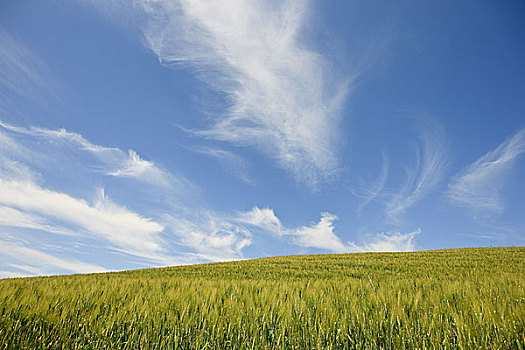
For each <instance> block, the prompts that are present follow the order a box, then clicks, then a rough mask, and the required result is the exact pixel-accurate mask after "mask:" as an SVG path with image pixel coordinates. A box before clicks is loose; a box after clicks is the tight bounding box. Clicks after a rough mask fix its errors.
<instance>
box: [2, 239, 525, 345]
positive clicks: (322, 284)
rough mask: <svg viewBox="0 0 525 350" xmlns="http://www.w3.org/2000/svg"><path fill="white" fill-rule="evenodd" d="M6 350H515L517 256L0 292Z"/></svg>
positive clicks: (352, 263) (481, 252)
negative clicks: (403, 349)
mask: <svg viewBox="0 0 525 350" xmlns="http://www.w3.org/2000/svg"><path fill="white" fill-rule="evenodd" d="M0 344H1V346H0V347H1V348H3V349H355V348H357V349H382V348H383V349H402V348H407V349H416V348H417V349H480V348H481V349H486V348H487V349H524V348H525V248H524V247H519V248H485V249H459V250H442V251H429V252H414V253H363V254H338V255H309V256H289V257H276V258H265V259H257V260H247V261H238V262H229V263H217V264H206V265H196V266H184V267H170V268H161V269H148V270H138V271H126V272H115V273H106V274H91V275H72V276H53V277H37V278H20V279H6V280H1V281H0Z"/></svg>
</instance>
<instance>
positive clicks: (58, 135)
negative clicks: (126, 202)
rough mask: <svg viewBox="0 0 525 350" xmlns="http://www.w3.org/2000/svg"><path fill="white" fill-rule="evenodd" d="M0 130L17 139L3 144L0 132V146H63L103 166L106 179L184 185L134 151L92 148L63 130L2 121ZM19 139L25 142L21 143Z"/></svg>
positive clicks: (20, 153) (96, 146) (90, 144)
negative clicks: (21, 125) (37, 144)
mask: <svg viewBox="0 0 525 350" xmlns="http://www.w3.org/2000/svg"><path fill="white" fill-rule="evenodd" d="M0 128H2V129H4V130H5V131H8V132H10V133H11V135H13V136H15V137H18V138H19V141H18V142H16V141H14V140H11V139H9V137H8V136H7V135H4V136H3V138H4V139H5V141H4V142H2V135H3V134H2V133H1V130H0V144H1V143H6V144H7V143H8V142H9V145H10V147H11V148H15V147H16V148H20V147H22V146H21V145H20V144H21V143H22V142H23V141H26V142H27V141H33V142H34V141H36V140H38V141H44V142H45V143H47V144H48V145H49V147H50V148H59V147H60V146H63V147H66V149H67V150H76V149H80V150H82V151H84V152H87V153H88V154H91V155H94V156H95V157H97V158H98V159H99V160H100V161H101V162H102V163H103V168H104V169H103V170H102V172H103V173H105V174H106V175H110V176H115V177H128V178H134V179H137V180H140V181H144V182H150V183H153V184H155V185H162V186H169V185H174V184H177V185H178V184H179V183H182V182H187V181H186V180H184V179H182V178H180V179H178V178H175V177H173V176H170V175H169V174H168V173H167V172H165V171H164V170H162V169H160V168H159V167H157V166H156V165H155V164H154V163H153V162H151V161H148V160H145V159H142V158H141V157H140V156H139V155H138V154H137V152H135V151H134V150H129V151H128V152H124V151H122V150H121V149H119V148H114V147H104V146H100V145H95V144H93V143H91V142H89V141H88V140H86V139H85V138H84V137H83V136H82V135H80V134H77V133H75V132H70V131H67V130H65V129H59V130H52V129H45V128H39V127H34V126H31V127H29V128H24V127H19V126H14V125H10V124H6V123H3V122H2V121H0ZM23 137H26V138H25V139H22V138H23ZM20 139H22V140H20ZM38 141H37V142H38ZM57 142H62V144H57ZM60 151H61V152H62V153H65V152H64V149H61V150H60ZM31 153H35V151H34V150H32V151H29V152H28V151H27V148H26V149H25V151H23V152H22V151H18V152H17V156H18V157H20V156H22V155H23V154H25V157H26V158H27V155H28V154H31ZM0 156H1V154H0Z"/></svg>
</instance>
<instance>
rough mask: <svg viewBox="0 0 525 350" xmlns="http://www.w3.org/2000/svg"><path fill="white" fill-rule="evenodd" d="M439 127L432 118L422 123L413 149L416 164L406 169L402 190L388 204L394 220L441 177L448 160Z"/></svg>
mask: <svg viewBox="0 0 525 350" xmlns="http://www.w3.org/2000/svg"><path fill="white" fill-rule="evenodd" d="M445 154H446V143H445V137H444V131H443V129H442V127H441V126H440V125H439V124H437V123H435V122H431V121H427V122H426V123H425V124H423V125H422V127H421V129H420V134H419V143H418V146H417V148H416V164H415V166H414V167H412V168H409V169H407V177H406V180H405V183H404V185H403V186H402V187H401V189H400V190H399V191H398V192H396V193H394V194H393V196H392V198H391V200H390V201H389V202H388V203H387V205H386V207H387V214H388V216H389V217H390V218H392V219H394V220H397V218H398V217H399V215H401V214H403V213H404V212H405V211H406V210H407V209H408V208H409V207H411V206H412V205H414V204H415V203H416V202H418V201H419V200H421V199H422V198H424V197H425V196H426V195H428V194H429V193H430V192H431V191H432V190H433V189H435V188H436V186H437V185H438V184H439V183H440V182H441V181H442V180H443V177H444V175H445V170H446V169H447V166H448V162H447V159H446V156H445Z"/></svg>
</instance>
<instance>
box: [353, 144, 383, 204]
mask: <svg viewBox="0 0 525 350" xmlns="http://www.w3.org/2000/svg"><path fill="white" fill-rule="evenodd" d="M388 166H389V165H388V156H387V154H386V153H385V152H383V164H382V168H381V174H380V175H379V177H378V178H377V180H376V181H375V182H374V183H373V184H371V185H368V186H366V185H362V186H360V187H359V188H356V189H352V190H350V191H351V192H352V194H353V195H354V196H356V197H358V198H361V199H363V201H362V202H361V204H359V207H358V208H357V214H360V213H361V211H362V210H363V208H364V207H366V206H367V205H368V204H369V203H370V202H372V201H373V200H375V199H376V198H377V197H378V196H379V195H380V194H381V192H382V191H383V189H384V188H385V185H386V181H387V178H388Z"/></svg>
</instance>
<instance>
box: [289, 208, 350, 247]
mask: <svg viewBox="0 0 525 350" xmlns="http://www.w3.org/2000/svg"><path fill="white" fill-rule="evenodd" d="M335 220H337V216H335V215H333V214H330V213H322V214H321V219H320V220H319V222H318V223H316V224H313V225H311V226H303V227H300V228H298V229H295V230H293V231H290V234H291V235H292V236H294V242H295V243H296V244H298V245H299V246H301V247H312V248H320V249H326V250H330V251H333V252H340V253H342V252H346V251H348V247H346V246H345V245H344V244H343V242H341V240H340V239H339V237H337V236H336V234H335V233H334V228H335V227H334V221H335Z"/></svg>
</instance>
